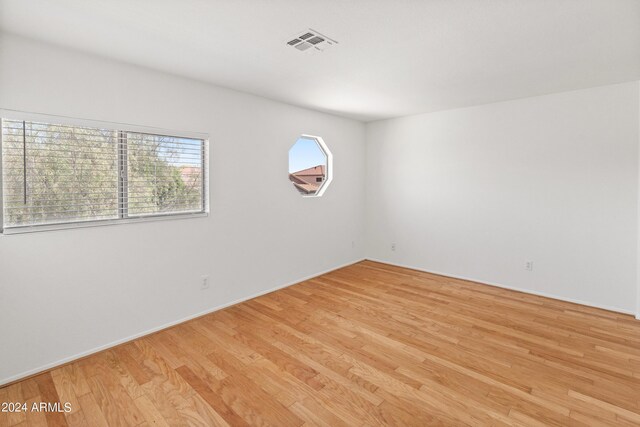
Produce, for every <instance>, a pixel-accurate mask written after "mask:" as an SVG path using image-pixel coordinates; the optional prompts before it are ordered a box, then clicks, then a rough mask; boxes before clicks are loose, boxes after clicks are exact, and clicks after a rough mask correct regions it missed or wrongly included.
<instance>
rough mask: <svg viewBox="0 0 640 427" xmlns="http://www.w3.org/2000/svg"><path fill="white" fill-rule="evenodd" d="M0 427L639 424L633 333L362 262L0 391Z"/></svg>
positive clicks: (635, 327) (635, 329)
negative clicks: (45, 407)
mask: <svg viewBox="0 0 640 427" xmlns="http://www.w3.org/2000/svg"><path fill="white" fill-rule="evenodd" d="M4 401H14V402H27V403H28V405H29V406H30V405H31V404H32V403H33V402H40V401H47V402H58V401H60V402H69V403H71V407H72V410H71V412H69V413H66V414H65V413H51V412H49V413H42V412H27V413H13V414H6V413H2V414H0V425H2V426H6V425H46V424H48V425H89V426H106V425H109V426H117V425H148V426H151V425H159V426H167V425H169V426H179V425H203V426H210V425H232V426H242V425H273V426H299V425H303V424H306V425H325V426H341V425H349V426H358V425H383V424H387V425H434V424H436V425H473V426H478V425H561V426H567V425H618V426H620V425H640V321H637V320H635V319H633V318H632V317H631V316H626V315H621V314H616V313H612V312H608V311H604V310H599V309H594V308H588V307H584V306H580V305H575V304H571V303H566V302H560V301H556V300H553V299H547V298H542V297H537V296H532V295H527V294H523V293H518V292H514V291H509V290H504V289H499V288H494V287H490V286H485V285H479V284H475V283H472V282H465V281H462V280H456V279H450V278H447V277H442V276H436V275H431V274H427V273H421V272H417V271H413V270H407V269H403V268H398V267H392V266H389V265H385V264H379V263H374V262H370V261H364V262H361V263H358V264H355V265H352V266H349V267H346V268H343V269H340V270H337V271H334V272H332V273H329V274H325V275H323V276H320V277H317V278H315V279H312V280H309V281H306V282H303V283H300V284H297V285H295V286H292V287H289V288H287V289H283V290H280V291H277V292H274V293H272V294H269V295H266V296H263V297H260V298H257V299H254V300H251V301H248V302H244V303H241V304H238V305H236V306H233V307H230V308H227V309H225V310H221V311H218V312H216V313H213V314H210V315H207V316H204V317H201V318H198V319H196V320H193V321H190V322H187V323H184V324H181V325H179V326H176V327H173V328H171V329H167V330H164V331H162V332H158V333H156V334H153V335H150V336H148V337H145V338H142V339H138V340H135V341H133V342H130V343H128V344H124V345H121V346H119V347H116V348H114V349H111V350H107V351H104V352H101V353H98V354H96V355H93V356H90V357H88V358H85V359H82V360H80V361H77V362H74V363H72V364H69V365H66V366H64V367H61V368H58V369H55V370H53V371H51V372H48V373H44V374H42V375H39V376H37V377H33V378H30V379H27V380H24V381H22V382H19V383H16V384H13V385H10V386H8V387H4V388H0V402H4Z"/></svg>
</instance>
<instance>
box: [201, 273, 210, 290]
mask: <svg viewBox="0 0 640 427" xmlns="http://www.w3.org/2000/svg"><path fill="white" fill-rule="evenodd" d="M200 289H201V290H203V291H204V290H205V289H209V276H202V277H201V278H200Z"/></svg>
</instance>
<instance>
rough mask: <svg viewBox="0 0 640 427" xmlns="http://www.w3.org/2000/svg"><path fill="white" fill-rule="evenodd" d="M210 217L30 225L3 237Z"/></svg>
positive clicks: (9, 230)
mask: <svg viewBox="0 0 640 427" xmlns="http://www.w3.org/2000/svg"><path fill="white" fill-rule="evenodd" d="M208 216H209V213H208V212H193V213H180V214H165V215H146V216H139V217H130V218H124V219H105V220H98V221H83V222H73V223H60V224H41V225H30V226H21V227H10V228H5V229H4V230H2V233H1V235H3V236H11V235H15V234H27V233H39V232H43V231H56V230H72V229H77V228H90V227H104V226H107V225H117V224H140V223H147V222H156V221H172V220H183V219H191V218H205V217H208Z"/></svg>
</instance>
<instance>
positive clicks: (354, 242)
mask: <svg viewBox="0 0 640 427" xmlns="http://www.w3.org/2000/svg"><path fill="white" fill-rule="evenodd" d="M351 247H352V248H355V247H356V241H355V240H352V241H351Z"/></svg>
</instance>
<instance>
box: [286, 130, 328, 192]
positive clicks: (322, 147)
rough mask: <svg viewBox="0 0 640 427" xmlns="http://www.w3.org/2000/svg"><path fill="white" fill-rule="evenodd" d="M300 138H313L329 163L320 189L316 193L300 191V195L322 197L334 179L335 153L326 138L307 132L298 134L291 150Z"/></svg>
mask: <svg viewBox="0 0 640 427" xmlns="http://www.w3.org/2000/svg"><path fill="white" fill-rule="evenodd" d="M300 139H309V140H313V141H314V142H315V143H316V144H317V145H318V149H319V150H320V151H322V153H323V154H324V155H325V157H326V158H327V163H326V165H325V166H326V172H325V177H324V179H323V180H322V184H321V185H320V188H318V191H316V193H315V194H300V193H298V195H299V196H300V197H303V198H305V199H312V198H320V197H322V196H323V195H324V192H325V191H326V190H327V188H328V187H329V185H330V184H331V181H333V153H332V152H331V150H329V147H327V144H326V143H325V142H324V139H322V137H320V136H315V135H309V134H306V133H303V134H301V135H299V136H298V138H297V139H296V141H295V142H294V143H293V145H292V146H291V147H289V151H291V149H292V148H293V147H294V146H295V145H296V144H297V142H298V140H300ZM287 176H288V175H287ZM289 182H291V181H289Z"/></svg>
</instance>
